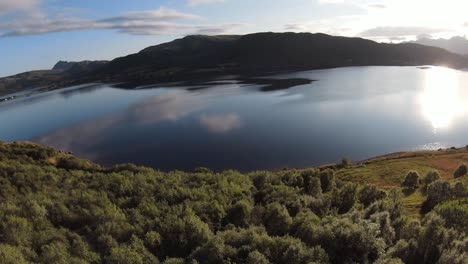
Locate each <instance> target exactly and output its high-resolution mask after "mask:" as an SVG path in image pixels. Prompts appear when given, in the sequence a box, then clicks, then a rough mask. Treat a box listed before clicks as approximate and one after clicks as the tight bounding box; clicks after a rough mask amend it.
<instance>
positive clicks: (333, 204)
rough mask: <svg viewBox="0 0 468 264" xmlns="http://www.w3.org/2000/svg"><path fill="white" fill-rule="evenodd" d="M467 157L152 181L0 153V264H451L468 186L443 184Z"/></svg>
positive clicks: (145, 174) (149, 172)
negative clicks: (412, 209) (413, 209)
mask: <svg viewBox="0 0 468 264" xmlns="http://www.w3.org/2000/svg"><path fill="white" fill-rule="evenodd" d="M467 156H468V150H466V149H458V150H457V149H451V150H441V151H436V152H416V153H397V154H393V155H389V156H385V157H380V158H376V159H371V160H368V161H364V162H359V163H351V164H347V163H346V162H344V163H343V164H342V165H329V166H325V167H321V168H311V169H307V170H283V171H278V172H269V171H258V172H251V173H248V174H240V173H239V172H236V171H224V172H219V173H214V172H212V171H210V170H209V169H206V168H199V169H196V170H195V171H194V172H181V171H176V172H169V173H164V172H160V171H156V170H153V169H150V168H144V167H137V166H135V165H131V164H123V165H117V166H114V167H112V168H103V167H101V166H100V165H97V164H94V163H92V162H90V161H85V160H81V159H78V158H76V157H73V156H72V155H70V154H66V153H63V152H58V151H56V150H54V149H51V148H47V147H42V146H39V145H35V144H31V143H1V142H0V182H1V183H2V188H0V198H1V199H0V201H1V202H0V218H1V225H0V234H1V236H0V262H1V263H5V264H12V263H20V264H21V263H31V262H32V263H166V264H169V263H180V264H182V263H248V264H250V263H252V264H253V263H278V264H280V263H304V264H305V263H454V264H463V263H466V259H468V256H467V250H466V247H467V235H466V234H467V232H468V230H467V226H468V223H467V219H468V201H467V197H468V190H467V188H466V182H467V178H468V176H466V171H465V174H464V175H463V174H458V176H459V177H458V178H457V179H454V178H453V176H452V175H453V174H452V172H453V170H455V169H456V167H457V166H458V165H459V164H460V163H461V161H466V160H467V159H466V158H467ZM410 168H411V169H416V170H418V172H419V173H420V174H421V176H422V177H419V179H418V177H416V178H415V177H414V176H418V175H417V173H414V172H411V173H408V169H410ZM434 168H436V169H440V170H441V171H440V172H441V173H440V176H441V177H442V179H439V178H440V176H439V174H438V173H437V172H432V171H430V169H434ZM426 172H431V173H427V174H426ZM360 175H362V176H360ZM405 175H407V176H406V177H405ZM403 180H404V187H399V186H400V184H401V182H403ZM369 183H373V185H370V184H369ZM415 195H416V196H418V197H417V198H418V199H413V198H412V197H413V196H415ZM414 201H417V203H419V205H421V203H422V204H423V207H422V211H421V212H417V215H412V212H408V208H409V207H408V205H409V204H410V205H411V203H412V202H414ZM419 213H421V214H419Z"/></svg>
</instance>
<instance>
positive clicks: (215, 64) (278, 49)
mask: <svg viewBox="0 0 468 264" xmlns="http://www.w3.org/2000/svg"><path fill="white" fill-rule="evenodd" d="M368 65H396V66H406V65H447V66H450V67H453V68H465V67H468V60H467V58H465V57H463V56H460V55H458V54H454V53H451V52H448V51H446V50H443V49H440V48H434V47H427V46H423V45H418V44H411V43H404V44H384V43H377V42H373V41H370V40H366V39H360V38H346V37H335V36H329V35H325V34H310V33H257V34H250V35H245V36H188V37H185V38H182V39H178V40H175V41H172V42H169V43H165V44H161V45H157V46H153V47H149V48H146V49H144V50H142V51H140V52H139V53H136V54H131V55H128V56H126V57H121V58H117V59H115V60H113V61H111V62H109V63H108V64H106V65H105V66H104V67H102V68H101V69H99V70H98V71H96V72H94V73H93V74H92V76H91V78H90V79H100V80H112V81H134V82H141V83H146V82H148V83H149V82H167V81H180V80H191V79H194V78H195V79H196V78H205V77H207V76H213V75H220V74H259V73H265V72H273V71H289V70H303V69H321V68H332V67H344V66H368Z"/></svg>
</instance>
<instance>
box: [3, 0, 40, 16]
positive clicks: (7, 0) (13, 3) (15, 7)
mask: <svg viewBox="0 0 468 264" xmlns="http://www.w3.org/2000/svg"><path fill="white" fill-rule="evenodd" d="M40 2H41V1H40V0H1V1H0V15H1V14H5V13H9V12H14V11H21V10H23V11H24V10H29V9H34V8H36V7H37V6H38V5H39V4H40Z"/></svg>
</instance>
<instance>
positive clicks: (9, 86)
mask: <svg viewBox="0 0 468 264" xmlns="http://www.w3.org/2000/svg"><path fill="white" fill-rule="evenodd" d="M106 63H107V61H81V62H66V61H59V62H57V64H55V65H54V67H53V68H52V69H50V70H39V71H30V72H24V73H20V74H16V75H13V76H8V77H4V78H0V96H2V95H7V94H11V93H16V92H19V91H23V90H26V89H34V88H40V87H42V88H44V89H55V88H61V87H64V86H66V85H68V84H71V83H73V82H74V80H75V79H77V78H80V76H83V75H86V74H88V73H90V72H92V71H95V70H96V69H98V68H100V67H102V66H103V65H105V64H106Z"/></svg>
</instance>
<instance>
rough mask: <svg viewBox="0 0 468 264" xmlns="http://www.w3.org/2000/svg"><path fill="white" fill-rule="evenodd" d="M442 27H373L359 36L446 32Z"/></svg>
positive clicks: (396, 35) (415, 34) (390, 36)
mask: <svg viewBox="0 0 468 264" xmlns="http://www.w3.org/2000/svg"><path fill="white" fill-rule="evenodd" d="M446 31H448V30H447V29H443V28H430V27H375V28H371V29H368V30H365V31H363V32H362V33H361V34H360V36H361V37H388V38H392V37H404V36H417V35H423V34H424V35H426V34H434V33H441V32H446Z"/></svg>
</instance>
